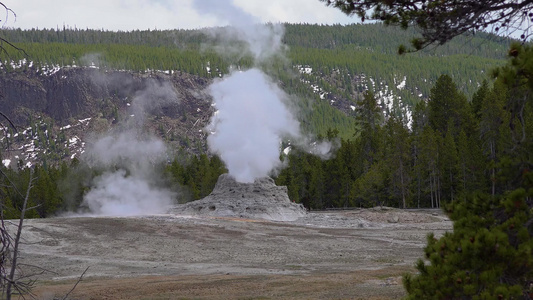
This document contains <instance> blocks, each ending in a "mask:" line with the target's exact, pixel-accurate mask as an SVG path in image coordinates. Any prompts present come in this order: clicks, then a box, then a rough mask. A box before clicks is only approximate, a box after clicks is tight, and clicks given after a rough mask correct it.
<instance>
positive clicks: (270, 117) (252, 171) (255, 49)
mask: <svg viewBox="0 0 533 300" xmlns="http://www.w3.org/2000/svg"><path fill="white" fill-rule="evenodd" d="M200 3H201V4H202V5H201V6H200ZM195 4H196V6H197V9H198V11H199V12H204V13H208V14H211V15H213V16H215V17H216V18H218V19H220V20H221V21H226V22H228V23H229V24H230V25H231V26H230V27H227V28H224V29H222V30H220V29H219V30H217V31H215V32H214V34H215V35H216V37H217V38H218V39H219V40H220V39H221V40H229V41H235V40H238V41H241V42H244V43H245V44H246V45H247V46H248V51H249V52H250V53H251V55H252V57H253V58H254V59H255V62H256V63H266V62H267V61H268V59H270V58H272V57H273V56H274V55H276V54H282V51H283V50H284V45H283V44H282V42H281V41H282V37H283V33H284V30H283V26H281V25H280V24H268V25H262V24H260V23H259V20H257V19H256V18H254V17H253V16H251V15H249V14H247V13H246V12H244V11H243V10H242V9H240V8H238V7H235V6H233V4H232V1H230V0H202V1H198V0H197V1H196V2H195ZM221 46H222V47H220V45H219V47H217V48H218V49H219V50H220V49H222V50H223V51H225V52H232V53H235V52H236V51H242V49H239V48H235V47H234V45H233V44H231V43H223V44H222V45H221ZM210 93H211V95H212V96H213V99H214V102H215V104H214V105H215V107H216V109H217V112H216V113H215V115H214V116H213V117H212V119H211V123H210V125H209V126H208V128H207V129H208V130H209V131H210V132H211V135H210V136H209V137H208V138H207V142H208V146H209V148H210V150H211V151H212V152H214V153H217V154H218V155H219V156H220V158H221V159H222V160H223V161H224V162H225V163H226V166H227V168H228V171H229V173H230V175H232V176H233V177H234V178H235V180H237V181H238V182H243V183H249V182H253V181H254V180H255V179H257V178H260V177H265V176H268V175H270V174H271V173H272V172H273V171H275V170H277V169H278V168H280V167H281V161H280V159H279V156H280V144H281V142H282V140H283V138H291V140H294V141H295V143H296V144H298V145H300V146H302V145H304V144H307V142H306V141H307V140H309V138H307V137H303V136H302V135H301V133H300V130H299V123H298V121H297V120H296V118H295V117H294V115H293V114H292V112H291V111H290V109H289V107H288V105H287V104H288V96H287V95H286V94H285V93H284V92H283V91H282V90H281V89H280V88H279V87H277V86H276V84H275V83H274V82H273V81H272V80H271V79H270V78H269V77H268V76H267V75H266V74H264V73H263V72H262V71H261V70H259V69H258V68H252V69H250V70H247V71H244V72H240V71H234V72H232V73H231V74H229V75H228V76H225V77H224V78H223V79H220V80H216V81H215V82H214V83H213V84H212V85H211V86H210ZM304 148H310V150H309V151H310V152H312V153H315V154H318V155H320V156H321V157H326V156H327V155H328V154H329V153H330V151H331V149H332V147H331V145H330V144H328V143H320V144H316V143H315V145H314V146H309V145H306V146H304Z"/></svg>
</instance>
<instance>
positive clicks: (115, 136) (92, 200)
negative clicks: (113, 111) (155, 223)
mask: <svg viewBox="0 0 533 300" xmlns="http://www.w3.org/2000/svg"><path fill="white" fill-rule="evenodd" d="M178 101H179V100H178V94H177V93H176V91H175V90H174V89H173V88H172V87H171V85H170V84H164V83H161V82H158V81H156V80H154V81H149V84H148V85H147V86H146V87H144V89H143V90H140V91H138V92H137V93H135V98H134V99H133V102H132V105H131V108H130V112H129V113H130V116H131V117H130V119H129V120H126V121H125V122H124V123H123V124H121V125H122V126H119V127H118V128H119V129H117V130H115V131H113V132H110V133H108V134H106V135H104V136H101V137H99V138H97V139H96V140H95V141H94V142H93V143H91V144H90V145H89V146H88V147H87V149H86V151H85V153H84V155H83V156H82V157H81V159H82V160H83V161H84V162H85V163H87V164H88V165H89V166H90V167H92V168H94V169H97V170H102V174H101V175H99V176H97V177H95V178H94V179H93V182H92V185H91V186H92V187H91V189H90V190H89V191H88V192H87V193H86V194H85V196H84V199H83V206H85V207H87V208H88V209H89V213H90V214H95V215H108V216H132V215H146V214H154V213H162V212H166V211H167V210H168V208H169V207H170V206H171V205H172V204H173V202H174V199H175V196H176V195H175V194H174V193H173V192H172V191H170V190H168V189H166V188H164V187H162V185H161V184H160V182H159V181H160V179H159V176H158V172H157V171H156V170H155V168H156V166H158V165H159V164H161V163H162V162H164V161H166V153H167V149H166V146H165V144H164V143H163V141H161V140H160V139H159V138H157V137H154V136H152V135H150V134H148V133H146V132H145V131H143V128H142V127H143V125H144V124H143V123H144V119H145V116H146V114H147V113H148V112H152V111H153V110H154V109H159V108H160V107H161V106H164V105H169V104H172V103H177V102H178Z"/></svg>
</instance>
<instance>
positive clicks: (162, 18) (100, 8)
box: [2, 0, 357, 31]
mask: <svg viewBox="0 0 533 300" xmlns="http://www.w3.org/2000/svg"><path fill="white" fill-rule="evenodd" d="M221 1H222V0H221ZM2 2H3V3H4V4H6V5H7V6H8V7H10V8H11V9H13V11H14V12H15V13H16V14H17V18H16V21H15V18H14V16H13V15H10V16H9V19H8V20H7V22H6V23H5V25H4V26H7V27H15V28H23V29H31V28H56V27H59V28H62V27H63V25H66V26H70V27H74V26H76V27H77V28H80V29H86V28H90V29H106V30H123V31H127V30H135V29H140V30H144V29H156V28H157V29H198V28H205V27H214V26H225V25H228V24H229V22H228V20H220V18H217V17H215V16H212V15H211V16H209V15H205V14H202V13H201V11H202V10H209V4H210V2H209V0H198V2H199V5H200V10H199V11H197V10H196V9H195V8H194V7H193V0H180V1H169V0H132V1H126V0H91V1H89V0H78V1H71V0H55V1H42V0H27V1H20V0H4V1H2ZM233 3H234V4H235V7H237V8H239V9H241V10H242V11H244V12H246V13H247V14H249V15H250V16H252V17H254V18H256V19H257V20H259V21H260V22H273V23H278V22H289V23H311V24H315V23H318V24H336V23H340V24H349V23H354V22H356V21H357V20H356V19H354V18H350V17H347V16H346V15H344V14H343V13H342V12H341V11H339V10H338V9H334V8H331V7H326V6H325V5H324V3H323V2H320V1H318V0H291V1H287V0H270V1H263V0H234V1H233ZM2 21H4V18H2Z"/></svg>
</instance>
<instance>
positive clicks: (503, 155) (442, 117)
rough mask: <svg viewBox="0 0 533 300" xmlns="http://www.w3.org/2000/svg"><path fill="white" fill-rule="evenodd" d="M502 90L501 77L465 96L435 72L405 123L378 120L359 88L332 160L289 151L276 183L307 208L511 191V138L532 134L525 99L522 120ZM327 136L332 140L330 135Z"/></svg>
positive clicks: (370, 97)
mask: <svg viewBox="0 0 533 300" xmlns="http://www.w3.org/2000/svg"><path fill="white" fill-rule="evenodd" d="M509 93H510V90H509V88H508V86H506V85H505V84H504V83H503V82H502V80H498V81H496V82H495V83H494V85H493V86H490V87H489V84H488V83H487V82H485V83H484V84H483V85H482V86H481V87H480V88H479V89H478V91H477V92H476V93H475V95H474V98H473V100H472V101H467V97H466V96H465V95H464V94H463V93H461V92H460V91H459V90H458V88H457V86H456V84H455V83H454V81H453V80H452V78H451V77H450V76H448V75H442V76H440V77H439V78H438V79H437V82H436V84H435V86H434V87H433V88H432V89H431V92H430V96H429V99H428V101H427V103H426V102H425V101H422V102H420V103H418V105H417V106H416V109H415V111H414V115H413V121H412V125H411V127H408V124H407V123H406V121H405V120H402V119H400V118H397V117H394V116H392V117H388V118H385V117H384V116H383V115H382V110H381V108H380V107H379V105H378V103H377V100H376V97H375V95H374V94H373V93H371V92H367V93H366V94H365V97H364V98H363V99H362V100H360V101H359V102H358V103H357V110H358V115H357V117H356V119H357V122H358V127H357V128H359V129H358V130H357V131H355V129H354V135H356V137H355V138H353V139H344V138H343V139H341V146H340V149H339V150H338V151H337V153H336V155H335V157H334V158H332V159H330V160H326V161H324V160H321V159H318V158H316V157H313V156H312V155H311V154H309V153H306V152H305V151H299V150H297V149H295V150H293V151H292V152H291V153H290V154H289V155H288V157H286V158H285V159H287V160H288V168H286V169H284V170H283V171H282V172H281V173H280V175H279V176H278V178H277V182H278V184H282V185H287V186H288V187H289V193H290V197H291V199H292V200H294V201H296V202H302V203H304V204H305V205H306V206H307V207H309V208H311V209H324V208H332V207H354V206H356V207H368V206H375V205H387V206H394V207H401V208H408V207H411V208H413V207H442V206H444V205H445V204H446V203H450V202H453V201H455V200H458V199H465V197H466V196H467V194H468V193H470V192H472V191H484V192H487V193H490V194H492V195H501V194H503V193H504V192H505V191H508V190H509V189H512V188H516V185H513V184H510V182H509V178H507V177H506V176H503V174H502V170H503V169H505V167H504V165H505V164H512V163H517V161H520V159H522V160H526V161H527V154H526V153H527V150H526V149H528V148H527V147H528V146H530V145H529V144H528V145H525V144H524V142H522V143H519V144H517V143H516V141H514V139H516V135H517V134H519V135H522V134H524V135H526V136H528V137H529V136H531V135H532V134H533V131H532V126H531V125H530V124H529V123H528V121H529V120H531V115H532V113H533V110H532V108H531V107H530V106H531V104H530V103H529V104H527V105H526V106H525V107H524V108H523V112H522V114H523V116H522V118H521V117H519V116H517V115H513V114H512V113H511V112H510V111H509V110H508V109H506V105H507V103H508V102H509V99H510V95H509ZM520 118H521V119H520ZM510 124H516V125H515V129H514V130H513V129H512V126H510ZM518 127H520V130H518V129H517V128H518ZM517 130H518V131H517ZM327 138H329V139H335V138H336V132H335V131H334V130H331V131H330V134H329V136H328V137H327ZM530 149H531V148H530ZM517 151H518V152H520V151H521V152H520V155H517ZM507 176H511V175H510V174H509V175H507Z"/></svg>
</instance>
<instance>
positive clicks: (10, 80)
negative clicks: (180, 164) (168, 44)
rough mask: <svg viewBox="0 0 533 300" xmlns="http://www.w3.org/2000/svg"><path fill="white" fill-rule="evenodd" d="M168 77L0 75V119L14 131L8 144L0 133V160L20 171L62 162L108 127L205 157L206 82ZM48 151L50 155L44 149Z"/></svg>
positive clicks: (82, 71) (85, 72) (75, 72)
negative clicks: (144, 134)
mask: <svg viewBox="0 0 533 300" xmlns="http://www.w3.org/2000/svg"><path fill="white" fill-rule="evenodd" d="M170 73H171V72H155V71H154V72H133V71H113V70H99V69H95V68H88V67H85V68H80V67H65V68H56V69H54V70H53V71H52V72H44V71H40V70H36V69H35V68H30V67H27V68H22V69H17V70H14V71H9V72H7V71H5V70H0V111H1V112H2V113H3V114H5V115H6V116H8V117H9V119H10V120H11V121H13V123H14V124H15V125H16V127H17V132H15V133H14V134H15V135H11V137H10V136H9V134H8V132H7V129H9V128H2V127H0V147H4V148H7V149H8V151H4V152H3V156H2V159H3V160H4V159H5V160H6V161H12V162H19V160H22V163H23V164H26V163H37V162H39V161H42V160H43V159H46V160H47V161H49V162H52V161H55V160H58V159H60V160H69V159H72V158H73V157H75V156H74V154H76V153H77V154H79V153H83V151H84V149H83V147H84V144H85V142H86V141H88V140H89V138H90V136H91V135H98V134H101V133H104V132H108V131H109V130H111V129H112V128H113V127H114V126H121V127H124V126H129V127H135V128H137V129H139V130H142V131H144V132H151V133H152V134H153V135H156V136H159V137H160V138H162V139H163V140H165V141H166V142H167V144H168V145H169V147H170V148H171V149H186V151H187V152H189V153H192V154H197V153H201V152H204V151H205V150H206V147H207V146H206V135H207V134H206V132H205V131H204V130H203V129H204V128H205V126H206V125H207V124H208V122H209V119H210V117H211V115H212V114H213V111H214V108H213V107H212V106H211V98H210V96H209V95H208V93H207V92H205V89H206V87H207V86H208V85H209V80H208V79H206V78H202V77H199V76H195V75H191V74H188V73H183V72H180V71H174V72H172V74H170ZM81 125H83V126H81ZM13 136H15V137H16V138H13ZM51 144H54V145H55V149H54V150H53V151H52V152H54V153H51V151H46V149H47V148H46V147H44V146H45V145H51Z"/></svg>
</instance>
